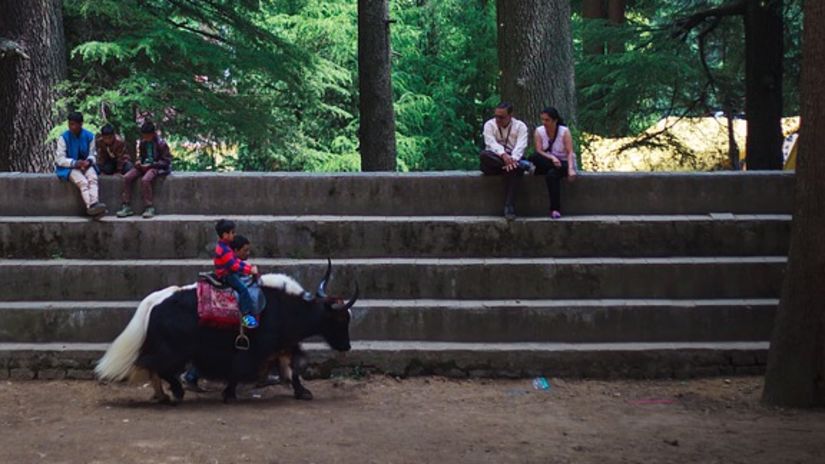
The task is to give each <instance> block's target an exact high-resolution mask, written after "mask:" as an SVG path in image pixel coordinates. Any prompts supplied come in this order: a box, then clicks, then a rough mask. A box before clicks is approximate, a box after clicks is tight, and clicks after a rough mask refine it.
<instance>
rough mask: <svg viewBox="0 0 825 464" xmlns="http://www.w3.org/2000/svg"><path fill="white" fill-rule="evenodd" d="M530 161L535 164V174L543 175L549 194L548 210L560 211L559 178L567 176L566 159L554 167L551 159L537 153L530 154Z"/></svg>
mask: <svg viewBox="0 0 825 464" xmlns="http://www.w3.org/2000/svg"><path fill="white" fill-rule="evenodd" d="M530 161H531V162H532V163H533V164H535V165H536V175H543V176H544V182H545V183H546V184H547V193H548V195H549V196H550V211H561V180H562V179H563V178H565V177H567V169H568V165H567V161H562V162H561V166H559V167H556V165H555V164H553V161H551V160H549V159H547V158H545V157H543V156H541V155H539V154H538V153H536V154H534V155H533V156H531V157H530Z"/></svg>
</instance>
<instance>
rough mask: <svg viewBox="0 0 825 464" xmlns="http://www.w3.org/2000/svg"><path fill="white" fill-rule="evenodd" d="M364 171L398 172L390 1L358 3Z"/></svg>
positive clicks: (359, 81)
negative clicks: (396, 164) (396, 168)
mask: <svg viewBox="0 0 825 464" xmlns="http://www.w3.org/2000/svg"><path fill="white" fill-rule="evenodd" d="M358 89H359V92H360V100H359V109H360V113H361V127H360V130H359V134H358V136H359V140H360V144H361V170H362V171H395V162H396V160H395V159H396V147H395V114H394V113H393V106H392V104H393V100H392V75H391V57H390V20H389V0H358Z"/></svg>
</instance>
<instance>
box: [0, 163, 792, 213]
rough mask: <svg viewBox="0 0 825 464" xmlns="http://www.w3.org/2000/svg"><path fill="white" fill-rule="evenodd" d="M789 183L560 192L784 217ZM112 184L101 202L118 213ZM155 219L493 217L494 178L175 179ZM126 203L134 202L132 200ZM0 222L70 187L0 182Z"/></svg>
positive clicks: (530, 189) (579, 183) (498, 193)
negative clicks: (211, 216)
mask: <svg viewBox="0 0 825 464" xmlns="http://www.w3.org/2000/svg"><path fill="white" fill-rule="evenodd" d="M525 180H526V182H525V186H524V189H523V190H522V194H521V197H520V199H519V204H518V210H519V213H520V214H522V215H533V216H543V215H545V214H547V210H548V208H549V205H548V200H547V192H546V188H545V186H544V181H543V179H542V178H539V177H535V178H529V179H525ZM793 180H794V177H793V174H791V173H784V172H747V173H739V172H737V173H733V172H714V173H605V174H588V173H584V174H582V175H581V176H580V177H579V179H578V180H576V182H574V183H572V184H568V183H565V184H564V186H563V188H562V198H563V202H564V209H565V210H566V212H568V213H570V214H703V213H709V212H730V213H763V214H773V213H778V214H789V213H790V212H791V205H792V196H793ZM121 186H122V181H121V179H120V178H119V177H104V178H102V179H101V199H102V200H103V201H104V202H106V203H107V204H108V205H109V206H110V209H114V208H116V207H117V206H118V205H119V204H120V191H121V188H122V187H121ZM156 191H157V193H156V201H155V202H156V205H157V206H158V209H159V212H160V213H161V214H238V215H247V214H261V213H269V214H275V215H283V214H333V215H365V214H368V215H404V216H416V215H424V216H428V215H459V216H474V215H500V214H501V213H502V211H501V210H502V195H503V191H502V184H501V179H497V178H491V177H483V176H481V175H480V174H478V173H466V172H443V173H436V172H427V173H409V174H397V173H357V174H304V173H220V174H215V173H175V174H172V175H171V176H169V177H168V178H165V179H163V180H161V181H160V182H159V185H158V187H157V189H156ZM139 197H140V196H139V195H136V196H135V198H139ZM0 198H2V199H3V201H2V202H0V215H1V216H22V215H32V214H37V215H58V216H63V215H76V214H80V212H81V203H80V199H79V195H78V193H77V192H76V190H75V189H74V186H71V185H69V184H68V183H61V182H60V181H58V179H57V178H56V177H55V176H54V175H51V174H20V173H0Z"/></svg>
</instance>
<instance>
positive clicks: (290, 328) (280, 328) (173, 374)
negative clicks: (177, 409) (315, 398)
mask: <svg viewBox="0 0 825 464" xmlns="http://www.w3.org/2000/svg"><path fill="white" fill-rule="evenodd" d="M331 274H332V264H331V262H329V261H328V264H327V270H326V273H325V275H324V278H323V280H321V283H320V284H319V285H318V289H317V291H316V293H315V295H312V294H311V293H309V292H307V291H305V290H304V289H303V287H301V285H300V284H298V282H296V281H295V280H294V279H292V278H291V277H289V276H286V275H283V274H265V275H263V276H261V279H260V282H261V287H262V290H263V293H264V295H265V297H266V308H265V309H264V311H263V312H262V313H261V315H260V321H259V327H258V328H256V329H254V330H247V331H246V335H247V336H248V337H249V349H248V350H240V349H237V348H236V347H235V337H236V336H237V335H238V331H237V330H229V329H218V328H212V327H206V326H201V325H199V323H198V308H197V306H198V302H197V296H196V290H195V285H189V286H186V287H169V288H166V289H163V290H160V291H157V292H154V293H152V294H150V295H149V296H147V297H146V298H144V299H143V301H141V303H140V304H139V305H138V308H137V310H136V311H135V314H134V316H132V319H131V321H130V322H129V324H128V325H127V326H126V328H125V329H124V330H123V332H122V333H121V334H120V335H119V336H118V337H117V338H116V339H115V341H114V342H113V343H112V345H111V346H110V347H109V349H108V350H107V351H106V353H105V354H104V356H103V357H102V358H101V359H100V361H98V363H97V365H96V367H95V373H96V374H97V376H98V378H100V379H101V380H105V381H118V380H124V379H126V378H127V377H131V378H139V377H142V376H145V375H147V374H148V376H149V378H150V379H151V383H152V387H153V388H154V396H153V397H152V399H154V400H156V401H158V402H166V403H177V402H179V401H181V400H182V399H183V394H184V391H183V388H182V386H181V383H180V381H179V380H178V376H179V374H180V373H181V372H183V370H184V369H185V367H186V365H187V363H191V364H192V365H194V366H195V367H196V368H197V369H198V370H199V371H200V372H201V375H202V376H203V377H205V378H208V379H215V380H224V381H226V387H225V389H224V390H223V393H222V394H223V400H224V402H229V401H231V400H234V399H236V394H235V389H236V387H237V384H238V383H239V382H253V381H255V380H256V379H257V378H258V376H259V375H260V373H261V371H262V370H264V369H268V367H269V366H270V365H271V364H273V363H275V362H277V360H278V357H279V355H282V353H284V352H289V353H290V354H291V367H292V369H291V371H292V372H291V374H290V377H291V379H290V380H291V383H292V388H293V393H294V396H295V398H296V399H312V393H311V392H310V391H309V390H308V389H307V388H306V387H304V386H303V385H302V384H301V379H300V371H301V363H300V355H301V350H300V342H301V341H302V340H304V339H306V338H309V337H313V336H320V337H321V338H322V339H323V340H324V341H325V342H326V343H327V344H328V345H329V346H330V348H332V349H333V350H336V351H339V352H346V351H349V350H350V348H351V345H350V338H349V323H350V320H351V319H352V312H351V310H350V308H352V306H353V305H354V304H355V302H356V300H357V299H358V284H357V283H356V284H355V292H354V294H353V296H352V297H351V298H350V299H349V300H348V301H346V302H344V300H343V299H341V298H336V297H329V296H327V295H326V286H327V282H328V281H329V279H330V277H331ZM162 380H163V381H166V382H167V383H168V384H169V388H170V390H171V392H172V396H173V398H172V399H170V398H169V396H168V395H166V393H165V392H164V390H163V384H162V382H161V381H162Z"/></svg>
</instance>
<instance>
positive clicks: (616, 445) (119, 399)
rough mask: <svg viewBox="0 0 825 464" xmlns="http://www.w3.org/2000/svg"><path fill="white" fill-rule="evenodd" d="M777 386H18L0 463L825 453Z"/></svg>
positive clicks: (735, 382)
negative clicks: (176, 396) (298, 395)
mask: <svg viewBox="0 0 825 464" xmlns="http://www.w3.org/2000/svg"><path fill="white" fill-rule="evenodd" d="M761 381H762V380H761V379H760V378H736V379H732V380H731V381H725V380H723V379H713V380H696V381H688V382H680V381H660V382H635V381H634V382H630V381H616V382H596V381H565V382H563V381H555V382H554V381H553V380H552V379H551V383H552V384H553V385H552V388H551V390H550V391H535V390H533V389H532V386H531V384H530V381H529V380H513V381H484V380H477V381H454V380H445V379H439V378H430V379H411V380H402V381H396V380H394V379H392V378H383V377H380V378H373V379H370V380H351V379H345V380H323V381H313V382H308V383H307V386H308V387H309V388H310V389H311V390H313V392H314V393H315V397H316V399H315V400H314V401H311V402H298V401H295V400H293V399H291V397H290V396H289V392H288V391H287V390H286V389H285V388H283V387H270V388H267V389H262V390H246V391H241V398H242V399H241V401H240V402H239V403H236V404H232V405H223V404H221V403H220V401H219V394H218V393H217V392H211V393H207V394H199V395H193V394H188V396H187V398H186V400H185V401H184V403H183V404H181V405H179V406H177V407H169V406H159V405H153V404H150V403H148V402H147V401H146V399H147V398H148V397H149V396H150V395H151V392H150V389H149V388H148V387H141V386H129V385H109V386H105V385H98V384H96V383H94V382H88V381H87V382H83V381H55V382H5V381H4V382H2V383H0V463H4V464H5V463H41V462H42V463H245V462H251V463H319V464H322V463H323V464H327V463H429V462H432V463H444V464H447V463H556V462H559V463H564V462H575V463H608V462H621V463H637V462H638V463H686V462H697V463H698V462H701V463H748V464H754V463H771V464H775V463H784V462H788V463H823V462H825V412H823V411H814V412H807V411H782V410H777V409H770V408H765V407H763V406H760V405H759V403H758V397H759V392H760V389H761ZM211 386H212V387H213V388H218V386H217V385H214V384H213V385H211Z"/></svg>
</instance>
